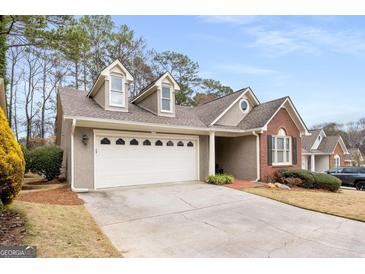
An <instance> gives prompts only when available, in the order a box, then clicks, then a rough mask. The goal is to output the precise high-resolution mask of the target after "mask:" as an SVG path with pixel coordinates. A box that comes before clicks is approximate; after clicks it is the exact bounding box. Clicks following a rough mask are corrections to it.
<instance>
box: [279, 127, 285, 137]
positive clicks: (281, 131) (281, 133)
mask: <svg viewBox="0 0 365 274" xmlns="http://www.w3.org/2000/svg"><path fill="white" fill-rule="evenodd" d="M278 136H286V132H285V129H283V128H280V129H279V131H278Z"/></svg>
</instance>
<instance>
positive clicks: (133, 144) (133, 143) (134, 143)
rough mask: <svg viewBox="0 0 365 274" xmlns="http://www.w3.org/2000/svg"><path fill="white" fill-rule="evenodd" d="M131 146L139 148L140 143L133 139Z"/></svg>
mask: <svg viewBox="0 0 365 274" xmlns="http://www.w3.org/2000/svg"><path fill="white" fill-rule="evenodd" d="M129 144H130V145H131V146H138V141H137V140H136V139H132V140H131V141H130V142H129Z"/></svg>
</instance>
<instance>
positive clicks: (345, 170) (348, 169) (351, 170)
mask: <svg viewBox="0 0 365 274" xmlns="http://www.w3.org/2000/svg"><path fill="white" fill-rule="evenodd" d="M354 171H355V170H354V169H353V168H352V167H345V168H344V169H343V171H342V172H343V173H354Z"/></svg>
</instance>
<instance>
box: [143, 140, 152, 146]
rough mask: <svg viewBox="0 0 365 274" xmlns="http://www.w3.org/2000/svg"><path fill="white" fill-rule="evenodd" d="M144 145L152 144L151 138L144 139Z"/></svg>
mask: <svg viewBox="0 0 365 274" xmlns="http://www.w3.org/2000/svg"><path fill="white" fill-rule="evenodd" d="M143 145H144V146H150V145H151V142H150V140H144V141H143Z"/></svg>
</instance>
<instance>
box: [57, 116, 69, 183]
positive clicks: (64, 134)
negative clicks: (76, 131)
mask: <svg viewBox="0 0 365 274" xmlns="http://www.w3.org/2000/svg"><path fill="white" fill-rule="evenodd" d="M71 127H72V120H64V121H63V123H62V128H61V129H60V132H61V133H60V138H61V139H60V143H59V146H60V148H62V150H63V161H62V168H61V175H62V176H64V177H65V178H66V180H67V181H68V182H71Z"/></svg>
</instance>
